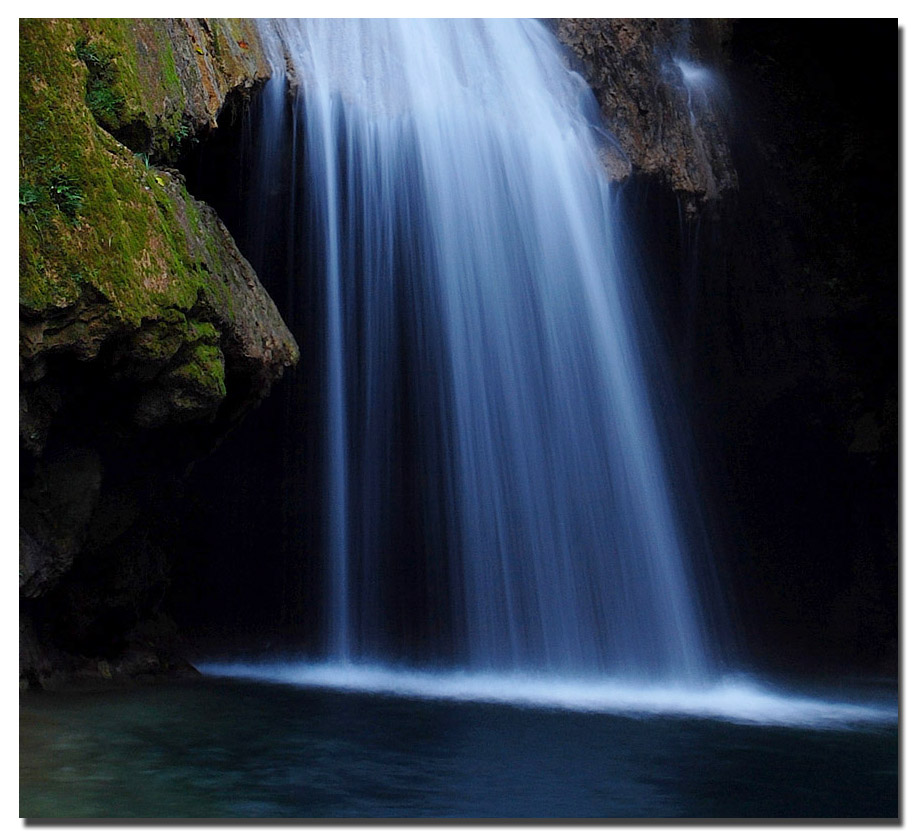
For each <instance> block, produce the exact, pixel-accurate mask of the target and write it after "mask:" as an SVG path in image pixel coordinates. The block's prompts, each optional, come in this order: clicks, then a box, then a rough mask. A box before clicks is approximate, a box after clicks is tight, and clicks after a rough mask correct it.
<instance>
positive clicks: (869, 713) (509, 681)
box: [196, 660, 898, 729]
mask: <svg viewBox="0 0 922 840" xmlns="http://www.w3.org/2000/svg"><path fill="white" fill-rule="evenodd" d="M196 667H198V669H199V670H200V671H201V672H202V673H203V674H205V675H207V676H212V677H231V678H236V679H246V680H256V681H260V682H271V683H282V684H287V685H296V686H305V687H311V688H323V689H331V690H334V691H350V692H364V693H369V694H385V695H397V696H405V697H415V698H424V699H434V700H454V701H467V702H479V703H502V704H508V705H513V706H527V707H543V708H552V709H567V710H570V711H577V712H596V713H604V714H615V715H625V716H631V717H651V716H663V715H668V716H678V717H694V718H714V719H718V720H725V721H729V722H732V723H738V724H747V725H757V726H786V727H803V728H811V729H844V728H852V727H856V726H867V725H876V726H880V725H895V724H896V722H897V719H898V711H897V708H896V705H895V704H894V703H885V702H867V701H859V700H851V699H845V698H829V697H821V696H814V695H807V694H794V693H787V692H784V691H781V690H779V689H777V688H773V687H771V686H768V685H765V684H764V683H759V682H758V681H756V680H754V679H752V678H750V677H747V676H744V675H735V676H727V677H723V678H721V679H719V680H715V681H712V682H707V683H704V682H703V683H701V684H697V685H688V684H680V683H671V684H670V683H644V682H642V681H630V680H621V679H570V678H560V677H555V676H553V675H543V674H536V673H529V672H524V671H523V672H514V673H509V672H473V671H464V670H444V671H435V670H432V671H422V670H411V669H400V668H394V667H388V666H384V665H359V664H341V663H336V662H306V661H295V660H287V661H286V660H276V661H272V662H267V661H263V662H258V661H248V662H244V661H238V662H207V663H203V664H200V665H198V666H196Z"/></svg>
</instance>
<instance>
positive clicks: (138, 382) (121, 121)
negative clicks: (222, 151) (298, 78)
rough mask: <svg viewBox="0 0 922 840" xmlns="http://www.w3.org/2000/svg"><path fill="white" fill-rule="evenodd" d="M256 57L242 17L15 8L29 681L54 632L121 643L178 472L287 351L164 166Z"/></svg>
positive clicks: (56, 641)
mask: <svg viewBox="0 0 922 840" xmlns="http://www.w3.org/2000/svg"><path fill="white" fill-rule="evenodd" d="M268 75H269V70H268V66H267V64H266V61H265V58H264V55H263V53H262V50H261V45H260V42H259V37H258V33H257V32H256V30H255V27H254V26H253V24H252V23H251V22H244V21H228V20H220V21H206V20H102V21H84V20H71V19H67V20H23V21H21V23H20V202H19V206H20V246H19V257H20V452H21V459H20V460H21V474H20V492H21V504H20V507H21V515H20V594H21V599H22V600H21V624H22V626H23V643H22V662H21V665H22V671H23V673H24V677H25V679H26V680H27V681H28V682H31V683H47V682H48V681H50V680H52V679H53V677H54V673H55V672H56V671H57V670H59V669H58V668H57V666H55V667H52V666H51V665H49V662H51V661H52V660H54V661H55V662H57V663H58V665H60V661H61V659H60V656H61V655H62V654H61V651H64V654H67V655H70V656H71V664H72V665H73V664H74V662H76V660H74V659H73V657H75V656H76V657H79V656H93V655H101V654H102V653H106V655H115V654H118V653H119V646H120V645H121V646H122V647H124V645H125V643H126V641H125V640H126V639H127V637H128V636H129V635H130V634H131V633H132V632H133V629H134V628H136V627H137V626H139V625H140V624H142V623H143V622H144V621H147V620H149V619H151V618H152V617H153V616H155V615H156V602H157V599H158V597H162V589H163V587H164V586H165V584H166V581H167V579H168V576H169V562H168V561H167V558H165V556H164V552H163V550H162V549H161V548H160V547H159V545H158V535H157V530H158V528H162V527H163V525H164V522H165V521H166V518H167V517H168V511H169V504H170V502H171V497H175V496H176V494H177V493H178V492H181V491H180V490H179V489H178V485H177V483H176V482H177V481H178V479H179V478H180V477H181V475H182V473H183V472H184V470H185V469H187V467H188V465H189V463H190V462H192V461H193V460H194V459H196V458H199V457H202V456H203V455H205V454H207V453H208V452H209V451H210V450H211V449H213V448H214V447H215V446H216V444H217V443H218V441H220V439H221V438H222V437H223V436H224V435H226V434H227V432H228V431H229V430H230V429H231V428H232V427H233V426H234V425H235V424H236V423H237V422H238V421H239V419H240V417H241V416H242V415H243V414H244V413H245V412H246V411H247V410H248V409H249V408H251V407H253V406H254V405H256V404H257V403H258V402H259V401H260V400H261V399H262V398H263V397H264V396H265V395H266V394H267V393H268V390H269V388H270V386H271V384H272V383H273V382H274V381H276V380H277V379H278V378H279V377H280V376H281V375H282V373H283V372H284V370H285V368H287V367H289V366H291V365H293V364H295V363H296V361H297V359H298V348H297V346H296V344H295V341H294V338H293V337H292V335H291V333H290V332H289V331H288V328H287V327H286V326H285V324H284V323H283V321H282V319H281V317H280V316H279V314H278V311H277V310H276V307H275V305H274V303H273V302H272V300H271V299H270V298H269V296H268V294H267V293H266V291H265V289H264V288H263V287H262V285H261V284H260V282H259V280H258V278H257V277H256V275H255V273H254V272H253V269H252V268H251V267H250V265H249V263H248V262H247V261H246V259H245V258H244V257H243V256H242V255H241V254H240V252H239V250H238V249H237V247H236V245H235V243H234V240H233V238H232V237H231V235H230V234H229V233H228V231H227V229H226V228H225V227H224V225H223V224H222V222H221V220H220V219H219V218H218V217H217V215H216V214H215V212H214V211H213V210H212V209H211V208H210V207H208V206H207V205H205V204H203V203H202V202H200V201H198V200H196V199H195V198H193V197H192V196H191V195H190V194H189V192H188V191H187V189H186V186H185V181H184V178H183V177H182V175H181V174H180V173H179V172H178V171H177V170H175V169H173V168H172V166H171V165H172V164H173V163H174V162H175V161H176V160H177V159H178V158H179V157H180V156H181V155H182V154H183V152H184V151H186V150H188V148H190V147H191V145H192V144H194V143H196V142H199V141H200V140H201V139H202V138H203V137H204V136H205V135H207V134H208V133H209V132H210V131H212V130H214V128H215V127H216V126H217V116H218V114H219V113H220V112H221V111H222V109H226V108H233V107H237V106H238V105H239V104H241V103H242V102H244V101H245V99H246V98H247V97H248V96H249V95H250V94H251V92H252V91H253V90H255V89H257V88H258V87H259V86H260V85H261V84H262V83H263V82H265V81H266V79H267V78H268ZM158 592H159V593H160V595H159V596H158V594H157V593H158ZM43 651H44V652H43ZM155 658H156V657H155ZM142 659H143V657H142ZM135 660H137V656H136V655H135V656H134V657H133V659H132V661H133V662H135ZM136 664H137V663H136V662H135V665H136ZM75 667H76V666H75ZM81 667H82V666H81ZM107 667H109V666H107ZM111 667H113V668H115V667H117V666H115V665H113V666H111ZM110 670H111V668H110Z"/></svg>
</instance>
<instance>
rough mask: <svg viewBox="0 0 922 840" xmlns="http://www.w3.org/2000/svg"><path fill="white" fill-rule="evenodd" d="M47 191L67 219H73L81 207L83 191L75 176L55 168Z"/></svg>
mask: <svg viewBox="0 0 922 840" xmlns="http://www.w3.org/2000/svg"><path fill="white" fill-rule="evenodd" d="M48 191H49V194H50V196H51V200H52V202H54V204H55V206H56V207H57V208H58V210H60V211H61V213H63V214H64V215H65V216H66V217H67V218H68V219H70V220H71V221H74V220H75V219H76V218H77V214H78V213H79V212H80V210H81V209H82V208H83V193H82V192H81V191H80V186H79V184H78V183H77V180H76V179H75V178H72V177H71V176H70V175H66V174H64V173H62V172H61V171H60V170H56V171H55V172H53V173H52V177H51V182H50V183H49V185H48Z"/></svg>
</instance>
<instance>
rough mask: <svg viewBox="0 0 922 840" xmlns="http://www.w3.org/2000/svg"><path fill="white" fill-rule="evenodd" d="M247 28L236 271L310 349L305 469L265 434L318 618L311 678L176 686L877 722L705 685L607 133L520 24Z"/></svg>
mask: <svg viewBox="0 0 922 840" xmlns="http://www.w3.org/2000/svg"><path fill="white" fill-rule="evenodd" d="M263 35H264V40H265V42H266V43H267V44H268V45H269V46H270V48H271V50H272V51H274V58H273V62H274V72H273V77H272V80H271V81H270V82H269V87H268V90H266V91H264V92H263V94H262V96H261V98H260V106H259V108H258V109H257V110H256V112H255V114H256V122H255V123H254V124H253V125H251V127H250V128H251V135H250V142H251V143H252V144H255V147H254V148H255V150H254V152H253V154H254V159H253V165H252V166H251V167H248V168H247V171H246V173H245V175H246V179H247V181H248V184H247V186H246V188H245V192H246V193H247V194H248V196H249V199H248V206H249V208H250V214H251V215H250V222H249V224H248V225H247V226H246V228H245V230H244V231H243V236H244V239H245V240H246V241H245V243H244V245H245V246H246V251H247V252H248V253H249V254H250V256H251V259H252V260H253V261H254V264H256V266H257V270H258V271H259V272H260V273H261V274H264V272H265V273H268V274H270V275H272V274H275V275H287V276H288V277H289V278H292V280H291V282H289V284H288V286H287V289H288V291H287V293H286V296H287V301H286V303H287V305H286V309H287V310H288V313H289V314H288V317H289V319H290V321H291V322H292V323H293V326H294V328H295V333H296V334H297V335H298V340H299V342H300V343H301V344H302V349H303V348H304V347H305V346H308V347H310V353H309V357H310V358H316V361H315V364H313V365H311V364H308V365H307V367H305V365H304V364H302V371H301V376H308V377H315V376H317V374H315V373H314V368H315V367H316V368H317V370H318V371H322V379H320V380H319V381H318V380H313V381H311V382H310V383H309V384H308V385H305V386H304V387H302V388H301V389H300V390H299V392H298V398H299V399H300V400H301V403H300V405H301V407H302V408H303V409H304V411H305V413H306V414H307V415H309V416H310V418H311V419H310V420H309V421H308V424H307V427H306V428H307V431H306V432H305V426H304V424H303V423H302V424H301V425H300V426H298V424H297V423H295V424H294V427H295V428H298V429H299V431H300V435H301V436H305V435H306V436H312V433H313V430H314V428H315V426H316V425H317V421H316V418H315V417H314V415H315V414H318V413H319V414H320V415H322V417H321V421H320V423H319V425H320V427H322V430H323V435H322V438H323V440H322V449H323V457H322V463H316V462H315V461H312V460H311V459H310V458H303V457H301V456H302V455H303V452H304V451H305V450H304V447H303V446H300V444H299V443H298V441H299V440H300V437H298V438H297V439H296V440H287V436H286V441H287V442H286V451H287V452H289V453H290V455H288V456H286V457H287V461H288V468H287V469H288V471H289V472H290V473H291V474H292V475H294V476H300V478H299V479H298V480H292V479H291V476H290V475H289V476H286V481H287V482H288V484H287V485H286V486H290V487H291V488H292V489H293V491H294V493H293V494H294V496H295V497H297V498H298V499H300V501H297V503H296V504H294V505H292V507H294V508H295V509H297V510H300V514H299V518H298V520H297V525H298V530H299V531H302V532H306V533H309V534H312V533H314V526H313V525H307V524H302V522H305V523H306V522H307V520H309V519H310V518H311V517H312V516H314V517H315V516H316V515H317V508H318V507H320V508H322V510H323V523H324V527H323V532H324V538H323V539H322V540H319V541H318V542H322V550H321V551H320V553H321V554H322V558H323V566H324V572H323V577H324V584H323V592H322V593H320V594H319V595H318V593H317V591H316V589H315V588H313V587H311V588H310V592H311V594H310V595H306V596H305V598H306V599H307V601H308V603H309V604H314V603H316V602H319V604H320V609H321V610H322V611H323V614H322V616H320V617H318V621H319V623H321V624H322V625H323V628H324V630H323V633H322V642H321V650H320V654H321V657H320V661H317V659H316V658H315V657H314V655H313V653H311V656H310V659H308V660H307V661H305V659H304V658H303V656H302V658H295V659H291V658H287V659H279V658H277V657H273V658H271V659H263V660H261V661H257V662H253V661H249V662H246V661H236V662H210V663H200V667H201V669H202V670H203V671H204V672H205V673H208V674H213V675H223V676H231V677H242V678H253V679H257V680H279V681H282V682H286V683H295V684H301V685H311V686H323V687H329V688H336V689H340V690H361V691H371V692H377V693H380V692H391V693H398V694H409V695H415V696H418V697H432V698H443V697H452V698H464V699H470V700H479V701H494V702H506V703H515V704H539V705H550V706H558V707H563V708H572V709H591V710H594V711H609V712H614V713H621V712H624V711H633V712H642V713H656V714H689V715H712V716H716V717H726V718H730V719H733V720H735V721H739V722H746V723H769V724H786V725H796V726H800V725H806V726H841V725H846V726H848V725H851V723H852V722H855V721H880V720H883V721H889V720H893V719H894V715H895V711H894V709H893V708H892V707H891V706H879V705H876V704H871V705H868V704H866V703H854V702H850V701H843V700H838V699H835V700H828V699H821V698H815V697H803V696H792V695H786V694H781V693H778V692H777V690H775V689H772V688H769V687H766V686H764V685H761V684H759V683H758V682H756V681H754V680H751V679H749V678H745V677H742V676H740V675H735V674H731V673H729V672H728V670H727V666H726V664H725V657H726V655H725V653H724V650H725V644H726V635H725V632H724V630H723V622H722V619H721V618H720V616H721V615H722V611H721V610H720V609H719V608H718V607H717V604H716V603H715V602H714V601H713V600H710V599H709V600H707V601H706V602H705V593H704V592H703V591H698V587H699V586H701V584H700V583H698V582H697V581H698V579H699V578H704V579H705V580H706V579H707V578H708V577H709V573H710V570H709V569H708V568H706V567H704V566H702V560H703V559H705V558H703V557H702V555H706V551H707V549H706V546H705V545H704V540H703V537H704V532H703V531H702V529H701V526H700V523H699V522H698V516H699V514H698V513H697V512H696V510H695V505H694V503H693V499H694V492H693V488H692V487H691V486H690V482H689V479H688V474H689V472H690V471H691V466H690V465H691V459H690V457H689V454H690V453H689V452H688V447H687V445H686V444H685V443H684V441H683V440H682V438H681V436H680V435H679V436H674V435H675V434H676V433H677V432H679V431H681V430H680V429H677V428H676V427H675V426H674V425H673V424H672V423H671V422H670V421H671V419H672V417H671V415H672V414H673V413H674V404H673V402H672V400H671V399H670V398H669V396H668V388H667V387H666V385H665V384H664V378H663V377H662V376H660V375H659V374H658V373H657V371H658V370H659V368H658V367H657V365H658V364H659V363H660V359H659V358H658V354H657V349H656V348H657V342H656V340H655V333H654V332H653V331H652V329H651V328H650V325H649V322H648V313H647V312H646V307H645V305H644V303H643V298H644V295H643V289H642V288H641V284H640V282H639V279H638V277H639V275H640V273H641V272H640V269H639V265H638V261H637V260H636V258H635V257H633V256H632V248H631V238H630V232H629V224H628V223H629V219H628V218H626V217H625V215H624V212H623V208H622V207H621V205H620V204H619V194H618V193H617V192H615V191H613V189H612V187H611V185H610V184H609V183H608V180H607V178H606V175H605V174H604V172H603V171H602V169H601V166H600V164H599V154H598V152H599V149H598V143H599V142H603V141H604V142H611V141H610V140H607V139H606V138H605V137H604V134H603V133H602V132H601V130H600V129H599V128H598V126H597V123H596V122H595V119H594V114H595V111H594V102H593V99H592V95H591V93H590V91H589V88H588V87H587V85H586V84H585V82H584V81H583V80H582V79H581V78H580V77H579V76H578V75H577V74H575V73H573V72H571V71H569V70H567V69H566V67H565V64H564V61H563V60H562V56H561V54H560V52H559V48H558V46H557V44H556V42H555V40H554V39H553V38H552V37H551V35H550V33H549V32H548V31H547V30H546V29H545V28H544V26H543V25H542V24H540V23H538V22H534V21H496V20H489V21H460V20H452V21H433V20H429V21H412V20H397V21H387V20H349V21H333V20H311V21H294V20H289V21H282V22H265V23H264V24H263ZM318 397H320V398H321V399H320V402H322V408H320V409H319V411H318V409H317V408H316V407H315V406H314V402H316V401H317V400H318ZM291 431H292V429H289V430H288V432H289V433H290V432H291ZM299 446H300V448H299ZM305 476H306V478H305ZM311 481H317V482H319V483H320V484H321V486H322V493H323V496H322V499H321V500H320V502H319V504H318V502H317V501H316V499H311V498H310V491H309V484H310V482H311ZM302 497H303V498H302ZM690 499H691V500H692V501H689V500H690ZM288 501H289V504H290V503H291V499H290V498H289V500H288ZM300 540H301V542H300V544H301V545H302V546H305V553H309V551H310V549H309V546H308V545H307V544H306V543H305V541H304V537H303V534H302V535H301V537H300ZM699 541H700V542H701V543H702V544H701V545H699V544H698V543H699ZM693 570H694V574H693ZM702 572H705V573H707V574H703V575H702ZM295 577H296V576H295ZM702 588H703V587H702ZM707 594H708V595H710V594H711V593H707ZM705 603H706V605H707V609H706V610H705V609H704V608H703V605H704V604H705Z"/></svg>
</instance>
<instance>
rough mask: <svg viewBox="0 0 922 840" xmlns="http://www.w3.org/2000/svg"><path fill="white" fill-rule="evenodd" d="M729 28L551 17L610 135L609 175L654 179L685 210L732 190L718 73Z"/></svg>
mask: <svg viewBox="0 0 922 840" xmlns="http://www.w3.org/2000/svg"><path fill="white" fill-rule="evenodd" d="M730 31H731V30H730V26H729V24H728V22H727V21H724V20H691V21H688V20H654V19H631V18H562V19H559V20H557V21H556V32H557V37H558V39H559V40H560V42H561V43H562V44H564V45H565V46H566V47H568V48H569V50H570V51H571V54H572V58H573V64H574V67H575V69H577V70H578V71H579V72H580V73H582V75H583V76H584V77H585V78H586V80H587V81H588V82H589V84H590V86H591V87H592V90H593V92H594V93H595V95H596V99H597V101H598V103H599V108H600V110H601V114H602V119H603V122H604V123H605V126H606V128H607V129H608V130H609V131H610V132H611V134H612V136H613V138H614V139H615V143H614V144H613V145H612V147H611V149H610V150H609V151H608V152H607V153H606V154H605V163H606V166H607V168H608V171H609V173H610V174H611V176H612V178H613V179H615V180H618V181H624V180H625V179H626V178H627V177H628V176H629V175H630V174H631V173H632V172H641V173H645V174H652V175H656V176H657V177H659V178H661V179H662V180H663V181H664V182H665V183H667V184H668V185H669V187H670V188H671V189H672V190H674V191H675V192H676V193H678V194H679V195H680V196H682V197H684V198H685V200H686V206H687V208H688V209H693V208H695V207H696V206H697V205H698V204H699V203H700V202H701V201H712V200H714V199H716V198H718V197H719V196H720V195H721V194H722V193H724V192H726V191H728V190H732V189H734V188H735V187H736V172H735V169H734V166H733V162H732V159H731V156H730V147H729V136H728V124H727V118H728V114H727V106H728V102H727V91H726V87H725V83H724V82H723V80H722V77H721V75H720V70H721V67H722V65H723V64H724V61H725V55H724V52H725V47H726V43H727V41H728V39H729V37H730Z"/></svg>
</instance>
